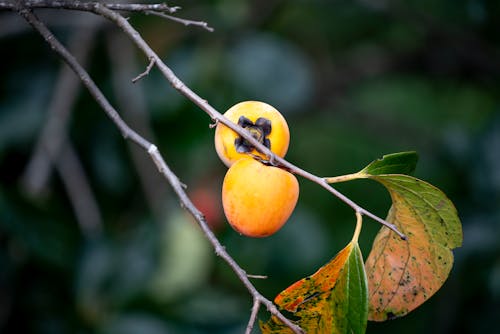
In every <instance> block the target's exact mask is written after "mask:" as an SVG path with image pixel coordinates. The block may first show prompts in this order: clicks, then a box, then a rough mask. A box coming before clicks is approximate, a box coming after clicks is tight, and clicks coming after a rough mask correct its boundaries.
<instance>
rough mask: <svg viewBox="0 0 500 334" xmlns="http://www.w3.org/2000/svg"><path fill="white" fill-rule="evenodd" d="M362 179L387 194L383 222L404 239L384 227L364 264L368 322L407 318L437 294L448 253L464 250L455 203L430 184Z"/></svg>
mask: <svg viewBox="0 0 500 334" xmlns="http://www.w3.org/2000/svg"><path fill="white" fill-rule="evenodd" d="M366 177H369V178H371V179H373V180H375V181H378V182H380V183H381V184H383V185H384V186H385V187H386V188H387V190H388V191H389V193H390V195H391V198H392V207H391V209H390V211H389V214H388V217H387V221H388V222H389V223H393V224H395V225H396V226H397V228H398V229H399V230H400V231H401V232H402V233H404V234H405V235H406V236H407V238H408V240H406V241H405V240H402V239H401V238H399V237H398V236H397V235H396V234H395V233H392V232H391V231H390V230H389V229H387V228H386V227H382V229H381V230H380V231H379V233H378V235H377V236H376V238H375V240H374V243H373V247H372V250H371V252H370V254H369V256H368V258H367V260H366V264H365V268H366V273H367V276H368V286H369V306H370V311H369V319H370V320H375V321H384V320H387V319H392V318H395V317H399V316H403V315H405V314H407V313H408V312H410V311H412V310H413V309H415V308H416V307H418V306H420V305H421V304H422V303H423V302H425V301H426V300H427V299H429V298H430V297H431V296H432V295H433V294H434V293H435V292H436V291H437V290H439V289H440V287H441V286H442V284H443V283H444V282H445V280H446V279H447V277H448V275H449V273H450V270H451V268H452V266H453V253H452V251H451V250H452V249H453V248H455V247H459V246H460V245H461V244H462V226H461V223H460V220H459V218H458V215H457V211H456V209H455V207H454V205H453V203H452V202H451V201H450V200H449V199H448V198H447V197H446V195H445V194H444V193H443V192H442V191H440V190H439V189H438V188H436V187H434V186H432V185H431V184H429V183H427V182H424V181H422V180H419V179H417V178H414V177H411V176H408V175H368V174H366Z"/></svg>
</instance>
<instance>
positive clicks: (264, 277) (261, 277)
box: [247, 274, 267, 279]
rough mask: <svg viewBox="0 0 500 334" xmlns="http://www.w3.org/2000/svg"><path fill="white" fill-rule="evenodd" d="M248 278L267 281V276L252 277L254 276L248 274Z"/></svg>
mask: <svg viewBox="0 0 500 334" xmlns="http://www.w3.org/2000/svg"><path fill="white" fill-rule="evenodd" d="M247 277H248V278H256V279H267V276H266V275H252V274H247Z"/></svg>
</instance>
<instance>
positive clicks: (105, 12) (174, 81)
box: [94, 6, 406, 240]
mask: <svg viewBox="0 0 500 334" xmlns="http://www.w3.org/2000/svg"><path fill="white" fill-rule="evenodd" d="M94 12H95V13H97V14H99V15H102V16H103V17H105V18H107V19H109V20H111V21H113V22H114V23H115V24H116V25H118V26H119V27H120V28H121V29H122V30H123V31H124V32H125V33H126V34H127V35H128V36H129V37H130V38H131V39H132V41H133V42H134V43H135V44H136V45H137V47H138V48H139V49H140V50H142V51H143V52H144V54H145V55H146V56H147V57H148V59H150V61H153V60H154V62H155V65H156V67H157V68H158V69H159V70H160V72H161V73H162V74H163V76H164V77H165V78H166V79H167V80H168V81H169V82H170V84H171V85H172V86H173V87H174V88H175V89H177V90H178V91H179V92H180V93H181V94H182V95H184V96H185V97H186V98H188V99H189V100H191V101H192V102H193V103H194V104H196V105H197V106H198V107H199V108H200V109H202V110H203V111H205V112H206V113H207V114H208V115H209V116H210V117H211V118H212V120H213V121H214V122H220V123H222V124H224V125H226V126H227V127H229V128H230V129H231V130H233V131H235V132H236V133H238V134H239V135H240V136H241V137H243V138H244V139H245V140H247V141H248V142H249V143H250V144H251V145H252V146H254V147H255V148H256V149H257V150H258V151H259V152H261V153H263V154H265V155H266V156H267V157H268V159H269V161H270V162H271V163H272V164H273V165H276V166H280V167H283V168H286V169H288V170H289V171H291V172H292V173H294V174H297V175H300V176H302V177H304V178H306V179H308V180H310V181H312V182H314V183H317V184H318V185H320V186H321V187H323V188H324V189H326V190H327V191H329V192H330V193H332V194H333V195H334V196H336V197H337V198H339V199H340V200H341V201H343V202H344V203H346V204H347V205H349V206H350V207H351V208H352V209H353V210H354V211H357V212H360V213H361V214H363V215H366V216H367V217H370V218H372V219H373V220H375V221H377V222H379V223H380V224H382V225H384V226H386V227H388V228H389V229H391V230H392V231H394V232H395V233H396V234H397V235H398V236H399V237H401V239H404V240H406V236H405V235H404V234H403V233H401V232H400V231H399V230H398V228H397V227H396V226H395V225H394V224H391V223H389V222H387V221H385V220H384V219H382V218H380V217H378V216H376V215H374V214H373V213H371V212H370V211H368V210H366V209H364V208H363V207H361V206H359V205H358V204H356V203H355V202H353V201H352V200H351V199H349V198H348V197H347V196H345V195H344V194H342V193H341V192H339V191H338V190H337V189H335V188H333V187H332V186H331V185H329V184H328V182H326V181H325V179H324V178H322V177H319V176H316V175H313V174H311V173H309V172H307V171H305V170H303V169H301V168H299V167H297V166H295V165H293V164H291V163H290V162H288V161H286V160H285V159H283V158H281V157H279V156H277V155H275V154H274V153H273V152H271V150H269V149H268V148H267V147H265V146H264V145H262V144H261V143H259V141H258V140H256V139H255V138H254V137H253V136H252V135H251V134H250V132H248V131H247V130H245V129H243V128H242V127H240V126H239V125H237V124H235V123H233V122H231V121H230V120H229V119H227V118H226V117H224V116H223V115H222V114H220V113H219V112H218V111H217V110H215V108H213V107H212V106H211V105H210V104H209V103H208V102H207V101H206V100H205V99H202V98H201V97H200V96H199V95H197V94H196V93H195V92H193V91H192V90H191V89H190V88H189V87H187V86H186V85H185V84H184V83H183V82H182V81H181V80H180V79H179V78H178V77H177V76H176V75H175V73H174V72H173V71H172V70H171V69H170V68H169V67H168V66H167V65H165V63H164V62H163V61H162V60H161V59H160V57H158V55H157V54H156V53H155V52H154V51H153V50H152V49H151V47H150V46H149V45H148V44H147V43H146V42H145V41H144V39H142V37H141V35H140V34H139V32H137V30H135V29H134V28H133V27H132V26H131V25H130V23H129V22H128V21H127V20H126V19H125V18H124V17H123V16H121V15H120V14H118V13H116V12H114V11H112V10H109V9H108V8H106V7H103V6H96V7H95V10H94Z"/></svg>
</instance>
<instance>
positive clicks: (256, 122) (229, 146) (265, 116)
mask: <svg viewBox="0 0 500 334" xmlns="http://www.w3.org/2000/svg"><path fill="white" fill-rule="evenodd" d="M224 116H226V117H227V118H228V119H229V120H230V121H232V122H233V123H235V124H238V125H240V126H241V127H243V128H245V129H247V130H248V131H249V132H250V133H251V134H252V136H253V137H254V138H255V139H257V140H258V141H259V142H260V143H262V144H263V145H264V146H266V147H267V148H269V149H270V150H271V151H272V152H273V153H275V154H276V155H278V156H280V157H284V156H285V154H286V152H287V150H288V144H289V142H290V131H289V129H288V124H287V123H286V120H285V118H284V117H283V115H281V113H280V112H279V111H278V110H276V109H275V108H274V107H272V106H270V105H269V104H267V103H264V102H260V101H245V102H240V103H238V104H235V105H234V106H232V107H231V108H229V109H228V110H227V111H226V112H225V113H224ZM215 149H216V151H217V154H218V155H219V157H220V159H221V160H222V161H223V162H224V164H226V166H228V167H230V166H231V165H232V164H234V163H235V162H236V161H238V160H239V159H241V158H243V157H248V155H249V153H250V154H253V155H256V156H260V157H261V158H263V159H266V156H265V155H264V154H262V153H260V152H258V151H257V150H256V149H255V148H254V147H253V146H252V145H250V144H249V143H248V141H246V140H245V139H243V138H242V137H240V135H239V134H237V133H236V132H234V131H233V130H231V129H230V128H228V127H227V126H226V125H224V124H222V123H219V124H217V127H216V129H215Z"/></svg>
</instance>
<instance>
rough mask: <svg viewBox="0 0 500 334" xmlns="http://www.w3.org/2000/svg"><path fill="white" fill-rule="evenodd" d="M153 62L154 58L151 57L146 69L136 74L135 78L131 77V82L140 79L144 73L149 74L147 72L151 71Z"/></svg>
mask: <svg viewBox="0 0 500 334" xmlns="http://www.w3.org/2000/svg"><path fill="white" fill-rule="evenodd" d="M154 64H155V60H154V59H153V58H151V59H150V60H149V64H148V67H146V70H145V71H144V72H142V73H141V74H139V75H138V76H136V77H135V78H133V79H132V82H133V83H136V82H137V81H139V80H141V79H142V78H144V77H145V76H146V75H148V74H149V72H151V69H152V68H153V66H154Z"/></svg>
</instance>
